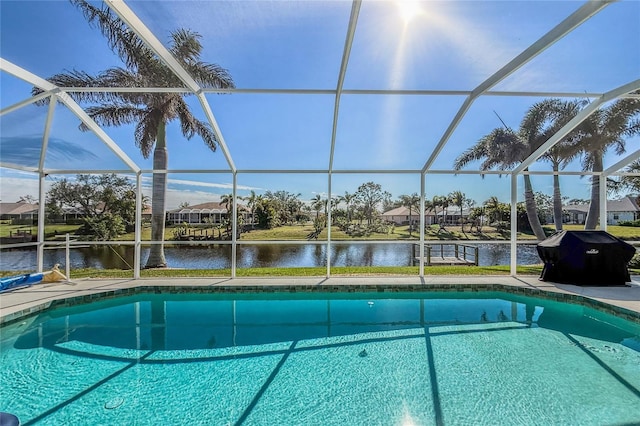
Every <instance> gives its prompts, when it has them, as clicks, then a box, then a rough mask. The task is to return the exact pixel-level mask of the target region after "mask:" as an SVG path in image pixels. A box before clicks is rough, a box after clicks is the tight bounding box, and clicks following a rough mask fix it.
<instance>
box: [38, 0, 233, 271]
mask: <svg viewBox="0 0 640 426" xmlns="http://www.w3.org/2000/svg"><path fill="white" fill-rule="evenodd" d="M70 1H71V3H72V4H73V5H75V6H76V7H77V8H78V9H79V10H80V11H81V12H82V13H83V15H84V17H85V18H86V19H87V21H89V23H90V24H91V25H95V26H97V27H98V28H99V29H100V31H101V32H102V34H103V35H104V36H105V37H106V38H107V41H108V44H109V47H110V48H111V49H112V50H113V51H114V52H115V53H116V54H117V55H118V56H119V57H120V59H121V60H122V62H123V63H124V65H125V67H124V68H122V67H114V68H109V69H107V70H105V71H103V72H101V73H99V74H97V75H95V76H92V75H89V74H87V73H86V72H82V71H76V70H74V71H70V72H66V73H61V74H56V75H54V76H53V77H51V78H50V79H49V81H50V82H52V83H53V84H55V85H57V86H61V87H184V84H183V83H182V81H181V80H180V78H178V76H176V75H175V74H174V73H173V72H172V71H171V70H170V69H169V67H167V66H166V65H165V63H164V62H163V61H161V60H160V59H159V58H158V57H157V56H156V55H155V54H154V53H153V51H152V50H151V49H150V48H149V47H147V46H146V45H145V43H144V42H143V41H142V40H141V39H140V38H139V37H138V36H137V35H136V34H135V33H134V32H133V31H131V30H130V29H129V27H128V26H127V25H126V24H125V23H124V22H123V21H121V20H120V19H119V18H118V16H116V15H115V14H114V13H113V12H112V11H111V9H109V8H108V7H107V6H102V7H96V6H94V5H92V4H90V3H88V2H87V1H85V0H70ZM169 51H170V52H171V54H172V55H173V57H174V58H175V59H176V60H177V61H178V62H179V63H180V65H182V67H183V68H184V69H185V70H186V71H187V72H188V73H189V74H190V75H191V77H193V79H194V80H195V81H196V82H197V83H198V84H201V85H203V86H206V87H213V88H232V87H234V83H233V80H232V78H231V76H230V75H229V73H228V72H227V70H225V69H223V68H222V67H220V66H219V65H216V64H208V63H205V62H202V61H201V60H200V54H201V52H202V44H201V43H200V35H199V34H197V33H195V32H193V31H190V30H186V29H178V30H175V31H173V32H172V33H171V39H170V42H169ZM39 92H40V91H39V90H38V89H34V90H33V93H34V95H35V94H37V93H39ZM69 95H70V96H71V97H73V98H74V99H75V100H77V101H78V102H88V103H94V104H95V105H94V106H91V107H89V108H87V109H86V111H87V113H88V114H89V116H90V117H91V118H93V119H94V120H95V121H96V122H97V123H98V124H100V125H105V126H119V125H122V124H133V123H135V124H136V129H135V133H134V138H135V144H136V146H137V147H138V148H140V151H141V152H142V155H143V157H144V158H148V157H149V155H151V152H152V151H153V168H154V170H166V169H167V164H168V157H167V143H166V133H165V132H166V125H167V123H169V122H171V121H175V120H177V121H178V122H179V123H180V128H181V130H182V134H183V135H184V136H185V137H186V138H187V139H191V138H192V137H193V136H194V135H196V134H197V135H199V136H200V137H201V138H202V140H203V141H204V143H205V144H206V145H207V146H208V147H209V148H210V149H211V150H212V151H215V150H216V147H217V145H218V140H217V138H216V135H215V133H214V132H213V131H212V130H211V128H210V126H209V125H208V124H207V123H205V122H202V121H200V120H198V119H197V118H196V117H194V116H193V114H192V113H191V112H190V110H189V107H188V105H187V103H186V102H185V96H186V94H184V93H159V92H154V93H148V92H145V93H141V92H135V93H113V92H70V93H69ZM81 129H83V130H87V129H86V127H83V126H81ZM154 147H155V148H154ZM166 190H167V176H166V173H154V174H153V192H152V194H153V195H152V214H151V224H152V227H151V238H152V240H153V241H164V223H165V197H166ZM166 265H167V262H166V259H165V256H164V247H163V245H162V244H154V245H152V246H151V251H150V254H149V259H148V260H147V263H146V267H147V268H152V267H166Z"/></svg>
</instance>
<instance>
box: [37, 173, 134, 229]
mask: <svg viewBox="0 0 640 426" xmlns="http://www.w3.org/2000/svg"><path fill="white" fill-rule="evenodd" d="M46 202H47V211H48V213H49V214H50V215H54V216H61V215H63V213H64V212H73V213H77V214H78V215H79V216H80V217H81V218H82V219H81V220H82V227H81V228H80V229H79V230H78V232H79V233H81V234H83V235H88V236H90V237H92V238H93V239H96V240H103V241H108V240H112V239H114V238H115V237H117V236H118V235H122V234H124V233H125V232H127V228H131V227H133V225H134V223H135V207H136V191H135V186H134V185H133V183H132V182H131V181H130V180H129V179H127V178H125V177H120V176H116V175H115V174H104V175H77V176H76V178H75V179H74V180H70V179H67V178H64V179H62V180H60V181H57V182H56V183H54V184H53V185H52V186H51V188H50V189H49V192H48V193H47V201H46Z"/></svg>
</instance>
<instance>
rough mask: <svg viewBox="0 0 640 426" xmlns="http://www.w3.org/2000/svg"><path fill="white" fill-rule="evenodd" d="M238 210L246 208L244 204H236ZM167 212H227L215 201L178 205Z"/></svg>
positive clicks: (223, 206) (225, 208)
mask: <svg viewBox="0 0 640 426" xmlns="http://www.w3.org/2000/svg"><path fill="white" fill-rule="evenodd" d="M238 209H239V210H246V208H245V206H243V205H242V204H238ZM168 213H185V214H186V213H227V207H226V206H225V205H223V204H221V203H219V202H217V201H210V202H208V203H201V204H196V205H194V206H187V207H181V208H180V207H179V208H177V209H173V210H169V211H168Z"/></svg>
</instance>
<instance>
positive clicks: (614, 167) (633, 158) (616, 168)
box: [602, 149, 640, 177]
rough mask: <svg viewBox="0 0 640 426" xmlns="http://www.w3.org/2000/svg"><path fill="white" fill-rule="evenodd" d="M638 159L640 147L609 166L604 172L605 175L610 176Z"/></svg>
mask: <svg viewBox="0 0 640 426" xmlns="http://www.w3.org/2000/svg"><path fill="white" fill-rule="evenodd" d="M638 159H640V149H639V150H637V151H635V152H632V153H631V154H629V155H627V156H626V157H624V158H623V159H622V160H620V161H618V162H617V163H615V164H614V165H612V166H609V167H607V169H606V170H605V171H604V172H602V173H603V174H604V176H605V177H606V176H609V175H611V174H613V173H615V172H617V171H619V170H620V169H622V168H623V167H626V166H628V165H629V164H631V163H633V162H634V161H636V160H638Z"/></svg>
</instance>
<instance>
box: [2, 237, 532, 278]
mask: <svg viewBox="0 0 640 426" xmlns="http://www.w3.org/2000/svg"><path fill="white" fill-rule="evenodd" d="M475 246H477V247H478V264H479V265H480V266H488V265H508V264H510V247H509V244H476V245H475ZM412 247H413V244H412V243H401V244H384V243H368V244H353V243H337V242H333V243H332V244H331V265H332V266H409V265H411V264H412V262H413V254H412V253H413V251H412ZM434 247H439V246H434ZM445 249H446V247H445ZM449 249H450V250H452V246H450V247H449ZM434 250H436V249H435V248H434ZM437 250H439V248H438V249H437ZM148 253H149V248H148V247H143V249H142V266H144V262H146V259H147V256H148ZM165 256H166V259H167V263H168V265H169V266H170V267H172V268H186V269H222V268H230V267H231V246H230V245H223V244H213V245H209V246H167V247H165ZM133 259H134V251H133V247H132V246H104V245H101V246H92V247H82V248H72V250H70V264H71V268H73V269H75V268H98V269H132V268H133V266H132V265H133V262H134V260H133ZM56 263H59V264H60V265H61V268H64V266H65V250H64V249H48V250H45V252H44V267H45V269H48V268H50V267H52V266H53V265H55V264H56ZM517 263H518V264H519V265H529V264H535V263H540V258H539V257H538V254H537V251H536V247H535V245H519V246H518V248H517ZM326 264H327V255H326V246H325V245H316V244H239V245H238V246H237V267H238V268H262V267H307V266H326ZM36 266H37V257H36V251H35V250H3V251H2V252H1V253H0V270H3V271H22V270H35V269H36Z"/></svg>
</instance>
